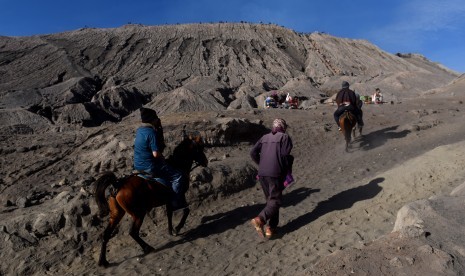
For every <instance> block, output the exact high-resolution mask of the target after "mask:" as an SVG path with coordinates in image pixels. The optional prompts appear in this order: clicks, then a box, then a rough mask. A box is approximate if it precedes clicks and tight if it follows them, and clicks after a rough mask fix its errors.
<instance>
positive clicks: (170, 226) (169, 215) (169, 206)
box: [166, 203, 173, 236]
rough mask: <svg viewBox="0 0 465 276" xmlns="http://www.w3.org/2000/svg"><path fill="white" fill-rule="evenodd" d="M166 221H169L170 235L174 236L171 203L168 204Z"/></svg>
mask: <svg viewBox="0 0 465 276" xmlns="http://www.w3.org/2000/svg"><path fill="white" fill-rule="evenodd" d="M166 219H167V220H168V234H169V235H170V236H173V207H172V206H171V204H170V203H167V204H166Z"/></svg>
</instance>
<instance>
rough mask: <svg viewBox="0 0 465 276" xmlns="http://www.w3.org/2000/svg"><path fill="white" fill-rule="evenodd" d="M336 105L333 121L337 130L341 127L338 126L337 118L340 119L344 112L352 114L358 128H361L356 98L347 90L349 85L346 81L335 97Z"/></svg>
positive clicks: (359, 111) (361, 121)
mask: <svg viewBox="0 0 465 276" xmlns="http://www.w3.org/2000/svg"><path fill="white" fill-rule="evenodd" d="M359 100H360V97H359ZM336 104H337V109H336V111H335V112H334V120H335V121H336V124H337V126H338V129H339V130H341V126H339V117H341V115H342V114H343V113H344V111H346V110H348V111H350V112H352V114H354V115H355V118H357V123H358V125H359V127H363V120H362V117H361V116H362V115H361V109H360V108H359V107H358V102H357V96H356V95H355V92H354V91H352V90H350V89H349V83H348V82H347V81H343V82H342V89H341V90H340V91H339V92H338V93H337V95H336Z"/></svg>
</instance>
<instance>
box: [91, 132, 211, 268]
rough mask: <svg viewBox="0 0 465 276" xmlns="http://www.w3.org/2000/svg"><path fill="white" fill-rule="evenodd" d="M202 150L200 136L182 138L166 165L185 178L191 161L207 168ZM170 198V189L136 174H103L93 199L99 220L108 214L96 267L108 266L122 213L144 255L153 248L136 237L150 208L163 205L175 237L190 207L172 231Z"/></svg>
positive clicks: (170, 229) (170, 231)
mask: <svg viewBox="0 0 465 276" xmlns="http://www.w3.org/2000/svg"><path fill="white" fill-rule="evenodd" d="M203 149H204V146H203V143H202V139H201V137H200V135H196V136H187V135H184V139H183V141H182V142H181V143H180V144H179V145H178V146H177V147H176V148H175V149H174V151H173V155H172V156H170V158H168V159H167V162H168V163H169V164H170V165H171V166H173V167H174V168H177V169H178V170H179V171H181V172H182V173H183V174H185V175H186V176H188V175H189V173H190V171H191V170H192V169H191V168H192V165H193V163H194V162H195V163H197V165H201V166H204V167H205V166H207V164H208V160H207V157H206V156H205V154H204V151H203ZM187 179H189V178H187ZM110 185H112V186H113V190H115V192H113V193H110V196H109V197H108V198H107V197H106V190H107V188H108V187H109V186H110ZM187 188H188V187H185V188H184V191H187ZM172 195H173V191H172V190H171V188H168V187H167V186H165V185H163V184H161V183H159V182H157V181H151V180H145V179H144V178H142V177H140V176H138V175H136V174H133V175H130V176H127V177H124V178H121V179H118V178H117V177H116V176H115V174H114V173H113V172H106V173H104V174H103V175H102V176H101V177H100V178H99V179H97V181H96V188H95V200H96V202H97V205H98V207H99V211H100V217H104V216H107V215H108V214H110V220H109V222H108V225H107V227H106V228H105V230H104V231H103V235H102V247H101V250H100V258H99V261H98V264H99V265H100V266H105V267H106V266H108V264H109V263H108V261H107V259H106V247H107V243H108V241H109V240H110V238H111V237H112V233H113V232H114V230H115V229H116V227H117V225H118V223H119V222H120V221H121V219H122V218H123V216H124V214H125V213H128V214H129V215H130V216H131V217H132V220H133V222H132V227H131V230H130V236H131V237H132V238H133V239H134V240H135V241H136V242H137V243H138V244H139V245H140V246H141V247H142V250H143V252H144V253H145V254H147V253H150V252H151V251H153V250H154V249H153V247H151V246H150V245H148V244H147V243H146V242H145V241H143V240H142V238H141V237H140V236H139V231H140V228H141V226H142V222H143V221H144V217H145V215H146V214H147V212H148V211H150V210H151V209H152V208H154V207H159V206H163V205H165V206H166V216H167V219H168V232H169V234H170V235H173V230H174V235H177V234H178V233H179V231H180V230H181V228H182V227H183V226H184V224H185V222H186V219H187V216H188V215H189V208H185V209H183V216H182V218H181V220H180V222H179V224H178V225H177V226H176V227H175V228H174V229H173V225H172V216H173V207H172V206H171V199H172Z"/></svg>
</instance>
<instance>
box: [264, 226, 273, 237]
mask: <svg viewBox="0 0 465 276" xmlns="http://www.w3.org/2000/svg"><path fill="white" fill-rule="evenodd" d="M275 233H276V229H275V228H271V227H269V226H267V227H266V229H265V237H266V238H267V239H271V238H272V237H273V235H274V234H275Z"/></svg>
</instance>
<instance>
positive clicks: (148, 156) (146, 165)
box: [134, 126, 159, 172]
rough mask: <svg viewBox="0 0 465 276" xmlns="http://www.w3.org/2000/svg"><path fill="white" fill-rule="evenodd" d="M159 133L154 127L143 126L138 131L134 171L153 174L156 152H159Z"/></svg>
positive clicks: (135, 143) (135, 140)
mask: <svg viewBox="0 0 465 276" xmlns="http://www.w3.org/2000/svg"><path fill="white" fill-rule="evenodd" d="M156 137H157V133H156V131H155V129H154V128H153V127H150V126H142V127H139V128H138V129H137V131H136V138H135V139H134V169H136V170H139V171H150V172H153V170H154V166H156V162H157V161H156V159H155V158H154V157H153V153H152V152H154V151H159V145H158V144H157V138H156Z"/></svg>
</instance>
